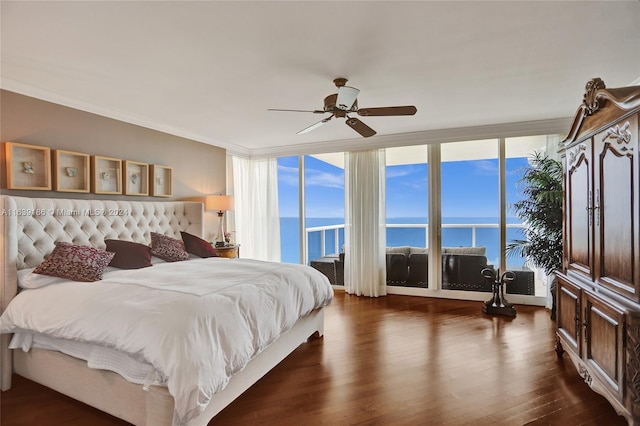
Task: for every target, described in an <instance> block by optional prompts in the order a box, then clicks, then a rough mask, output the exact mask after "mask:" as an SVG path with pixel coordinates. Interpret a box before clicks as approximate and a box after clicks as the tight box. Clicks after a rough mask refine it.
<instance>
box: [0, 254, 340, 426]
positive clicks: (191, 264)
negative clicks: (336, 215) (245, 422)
mask: <svg viewBox="0 0 640 426" xmlns="http://www.w3.org/2000/svg"><path fill="white" fill-rule="evenodd" d="M332 297H333V290H332V289H331V286H330V284H329V281H328V279H327V278H326V277H325V276H324V275H323V274H321V273H320V272H319V271H317V270H315V269H313V268H310V267H307V266H303V265H294V264H285V263H271V262H261V261H256V260H250V259H222V258H209V259H197V260H189V261H184V262H175V263H162V264H157V265H154V266H152V267H148V268H143V269H138V270H117V271H110V272H107V273H105V276H104V278H103V280H102V281H98V282H95V283H81V282H72V281H70V282H65V283H57V284H52V285H47V286H45V287H42V288H39V289H35V290H24V291H22V292H21V293H20V294H19V295H18V296H16V297H15V298H14V299H13V300H12V301H11V303H10V304H9V306H8V308H7V309H6V311H5V312H4V313H3V315H2V317H0V332H3V333H7V332H16V331H33V332H37V333H43V334H49V335H52V336H54V337H59V338H64V339H72V340H77V341H81V342H88V343H97V344H101V345H104V346H107V347H111V348H114V349H117V350H120V351H123V352H126V353H128V354H129V355H131V356H132V357H133V358H135V359H139V360H143V361H144V362H147V363H149V364H150V365H152V366H153V367H154V368H155V369H156V370H157V371H158V373H159V374H160V375H161V376H166V377H167V378H168V380H167V387H168V390H169V393H170V394H171V395H172V396H173V397H174V399H175V416H174V423H176V424H181V423H185V422H187V421H188V420H189V419H191V418H193V417H195V416H197V415H198V414H199V413H200V412H201V411H202V410H203V409H204V408H205V407H206V405H207V404H208V403H209V401H210V399H211V398H212V397H214V393H216V392H218V391H220V390H222V389H224V387H225V386H226V384H227V383H228V381H229V379H230V377H231V376H232V375H233V374H234V373H235V372H237V371H240V370H241V369H242V368H244V366H245V365H246V364H247V363H248V362H249V361H250V360H251V359H252V358H253V357H254V356H256V355H257V354H258V353H260V352H261V351H262V350H263V349H264V348H266V347H267V346H268V345H269V344H270V343H272V342H273V341H275V340H276V339H277V338H278V336H280V334H282V333H283V332H285V331H287V330H288V329H289V328H291V327H292V326H293V325H294V324H295V322H296V321H297V320H298V318H300V317H302V316H305V315H307V314H309V313H310V312H311V311H312V310H313V309H316V308H319V307H322V306H325V305H328V304H329V303H330V301H331V299H332ZM34 313H37V315H34Z"/></svg>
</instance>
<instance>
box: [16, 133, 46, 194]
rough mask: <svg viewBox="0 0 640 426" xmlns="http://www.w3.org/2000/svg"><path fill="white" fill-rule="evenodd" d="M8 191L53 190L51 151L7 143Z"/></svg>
mask: <svg viewBox="0 0 640 426" xmlns="http://www.w3.org/2000/svg"><path fill="white" fill-rule="evenodd" d="M5 154H6V155H5V166H6V167H5V168H6V170H7V189H27V190H39V191H50V190H51V149H50V148H49V147H46V146H39V145H29V144H24V143H19V142H5Z"/></svg>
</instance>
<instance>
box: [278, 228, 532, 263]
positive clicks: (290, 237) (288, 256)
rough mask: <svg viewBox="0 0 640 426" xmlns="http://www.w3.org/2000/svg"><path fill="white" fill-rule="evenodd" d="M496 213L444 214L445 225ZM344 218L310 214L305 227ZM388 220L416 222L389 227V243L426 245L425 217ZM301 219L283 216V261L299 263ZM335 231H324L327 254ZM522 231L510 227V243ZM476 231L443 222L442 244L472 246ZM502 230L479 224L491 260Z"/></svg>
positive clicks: (316, 244)
mask: <svg viewBox="0 0 640 426" xmlns="http://www.w3.org/2000/svg"><path fill="white" fill-rule="evenodd" d="M497 223H498V218H496V217H445V218H442V224H443V225H465V224H476V225H482V224H497ZM507 223H508V224H518V223H520V220H519V219H518V218H515V217H514V218H507ZM342 224H344V219H342V218H307V219H306V227H307V228H314V227H320V226H331V225H342ZM387 224H389V225H393V224H416V225H417V226H416V227H415V228H411V227H402V228H397V227H391V226H390V227H387V247H397V246H412V247H426V243H427V234H426V231H425V225H426V224H427V218H426V217H393V218H387ZM298 228H299V219H298V218H297V217H282V218H280V238H281V247H282V261H283V262H289V263H299V262H300V254H299V249H298V247H299V241H300V237H299V229H298ZM335 238H336V235H335V232H333V231H331V232H326V233H325V247H326V249H325V250H326V251H325V254H331V253H334V252H335V249H334V247H335V246H336V244H335ZM337 238H338V247H339V248H341V247H342V246H343V245H344V231H343V229H339V230H338V235H337ZM521 238H522V234H521V230H520V228H507V243H508V242H509V241H511V240H513V239H521ZM472 241H473V232H472V228H471V227H470V226H469V227H464V226H462V227H451V228H447V227H446V226H443V229H442V246H443V247H460V246H464V247H469V246H472V245H473V244H472ZM498 242H499V230H498V227H497V226H496V227H490V228H486V227H484V228H483V227H477V228H476V242H475V245H476V246H485V247H486V248H487V259H488V261H489V263H492V264H498V260H499V246H498ZM322 256H323V254H322V252H321V232H320V231H315V232H311V233H309V260H313V259H317V258H319V257H322ZM507 264H508V265H509V266H522V265H523V264H524V259H522V258H516V257H512V256H510V257H507Z"/></svg>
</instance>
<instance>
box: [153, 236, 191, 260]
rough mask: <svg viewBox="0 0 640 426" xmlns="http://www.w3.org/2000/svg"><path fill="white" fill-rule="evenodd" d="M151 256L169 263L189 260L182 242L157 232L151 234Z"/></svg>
mask: <svg viewBox="0 0 640 426" xmlns="http://www.w3.org/2000/svg"><path fill="white" fill-rule="evenodd" d="M151 254H152V255H154V256H157V257H159V258H160V259H162V260H166V261H167V262H177V261H180V260H188V259H189V253H187V252H186V251H185V249H184V243H183V242H182V241H180V240H176V239H175V238H171V237H168V236H166V235H162V234H158V233H156V232H152V233H151Z"/></svg>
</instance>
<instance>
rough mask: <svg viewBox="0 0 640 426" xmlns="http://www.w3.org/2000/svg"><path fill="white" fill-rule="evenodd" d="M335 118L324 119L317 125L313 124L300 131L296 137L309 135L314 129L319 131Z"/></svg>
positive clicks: (331, 116)
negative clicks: (319, 128) (304, 134)
mask: <svg viewBox="0 0 640 426" xmlns="http://www.w3.org/2000/svg"><path fill="white" fill-rule="evenodd" d="M332 118H333V115H330V116H329V117H327V118H323V119H322V120H320V121H318V122H317V123H315V124H312V125H311V126H309V127H305V128H304V129H302V130H300V131H299V132H298V133H296V135H301V134H303V133H307V132H310V131H312V130H313V129H317V128H318V127H320V126H322V125H323V124H324V123H326V122H327V121H329V120H331V119H332Z"/></svg>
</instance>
